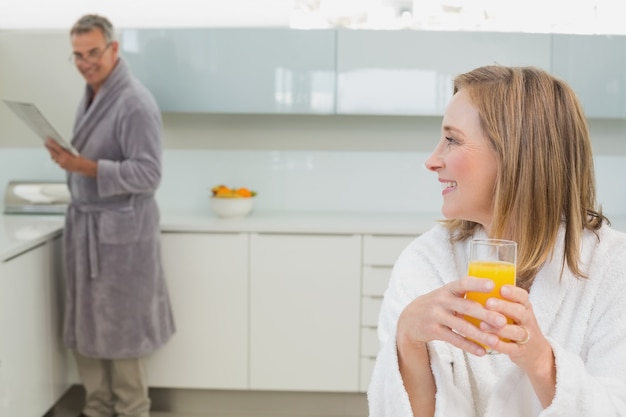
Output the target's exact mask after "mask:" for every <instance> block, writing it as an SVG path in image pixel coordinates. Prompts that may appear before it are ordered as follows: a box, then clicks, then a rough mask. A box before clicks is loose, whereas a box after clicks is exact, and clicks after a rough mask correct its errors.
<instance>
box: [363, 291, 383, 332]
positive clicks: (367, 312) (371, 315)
mask: <svg viewBox="0 0 626 417" xmlns="http://www.w3.org/2000/svg"><path fill="white" fill-rule="evenodd" d="M382 303H383V299H382V297H362V298H361V326H371V327H376V326H378V314H379V313H380V306H381V305H382Z"/></svg>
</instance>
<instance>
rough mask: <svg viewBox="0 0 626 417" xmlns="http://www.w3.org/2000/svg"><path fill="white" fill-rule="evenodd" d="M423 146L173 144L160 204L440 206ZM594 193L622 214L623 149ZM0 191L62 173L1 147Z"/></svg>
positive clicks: (348, 208) (599, 167)
mask: <svg viewBox="0 0 626 417" xmlns="http://www.w3.org/2000/svg"><path fill="white" fill-rule="evenodd" d="M427 157H428V153H422V152H414V153H411V152H353V151H350V152H329V151H217V150H195V149H194V150H174V149H167V150H165V151H164V154H163V179H162V183H161V187H160V188H159V191H158V193H157V199H158V201H159V204H160V206H161V209H162V210H200V211H201V210H206V212H207V214H209V213H210V209H209V194H210V188H211V186H213V185H218V184H225V185H228V186H237V187H242V186H245V187H248V188H250V189H253V190H255V191H257V192H258V197H257V200H256V203H255V204H256V205H255V209H256V210H259V211H260V210H286V211H341V212H438V211H439V210H440V207H441V188H440V185H439V183H438V182H437V177H436V175H435V174H434V173H432V172H429V171H428V170H426V168H424V161H425V160H426V158H427ZM595 164H596V180H597V184H598V200H599V202H600V203H601V204H602V206H603V208H604V211H605V213H606V214H607V215H608V216H609V217H610V216H611V215H613V216H624V215H626V186H624V181H623V178H626V156H605V155H601V156H597V157H596V158H595ZM0 178H2V179H3V181H2V184H0V187H1V191H2V198H4V191H5V187H6V184H7V183H8V181H9V180H14V179H23V180H63V179H64V174H63V172H62V171H61V170H60V169H59V168H58V167H56V165H55V164H54V163H53V162H52V161H51V160H50V158H49V156H48V154H47V153H46V152H45V150H43V149H33V148H17V149H16V148H4V149H2V150H1V151H0Z"/></svg>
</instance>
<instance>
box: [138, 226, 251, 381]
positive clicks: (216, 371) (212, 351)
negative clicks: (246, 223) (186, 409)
mask: <svg viewBox="0 0 626 417" xmlns="http://www.w3.org/2000/svg"><path fill="white" fill-rule="evenodd" d="M162 252H163V265H164V271H165V277H166V280H167V285H168V289H169V293H170V297H171V303H172V308H173V312H174V319H175V322H176V327H177V330H176V333H175V334H174V336H173V337H172V339H171V340H170V341H169V342H168V343H167V344H166V345H165V346H163V347H162V348H161V349H159V350H158V351H157V352H156V353H154V355H152V356H151V357H150V360H149V362H148V377H149V381H150V386H154V387H169V388H206V389H209V388H220V389H245V388H247V386H248V235H247V234H246V233H163V234H162Z"/></svg>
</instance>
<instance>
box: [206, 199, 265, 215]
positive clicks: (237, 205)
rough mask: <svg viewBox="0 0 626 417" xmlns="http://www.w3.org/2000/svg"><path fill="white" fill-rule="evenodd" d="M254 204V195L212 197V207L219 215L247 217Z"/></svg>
mask: <svg viewBox="0 0 626 417" xmlns="http://www.w3.org/2000/svg"><path fill="white" fill-rule="evenodd" d="M253 205H254V197H237V198H224V197H211V208H212V209H213V212H214V213H215V214H216V215H217V216H218V217H245V216H247V215H248V214H250V212H252V207H253Z"/></svg>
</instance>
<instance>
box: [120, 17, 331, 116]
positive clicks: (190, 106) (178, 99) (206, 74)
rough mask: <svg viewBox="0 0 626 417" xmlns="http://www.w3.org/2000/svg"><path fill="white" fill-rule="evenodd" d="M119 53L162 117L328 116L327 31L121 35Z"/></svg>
mask: <svg viewBox="0 0 626 417" xmlns="http://www.w3.org/2000/svg"><path fill="white" fill-rule="evenodd" d="M121 49H122V55H123V56H124V58H125V59H126V60H127V62H128V63H129V65H130V67H131V69H132V71H133V73H134V75H135V76H136V77H137V78H139V79H140V80H141V81H142V82H143V83H144V85H146V87H148V89H150V90H151V91H152V93H153V94H154V96H155V98H156V100H157V102H158V104H159V107H160V108H161V110H162V111H164V112H190V113H196V112H213V113H269V114H272V113H298V114H331V113H333V112H334V106H335V33H334V31H332V30H292V29H287V28H256V29H238V28H213V29H173V28H172V29H128V30H124V31H123V32H122V36H121Z"/></svg>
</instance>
